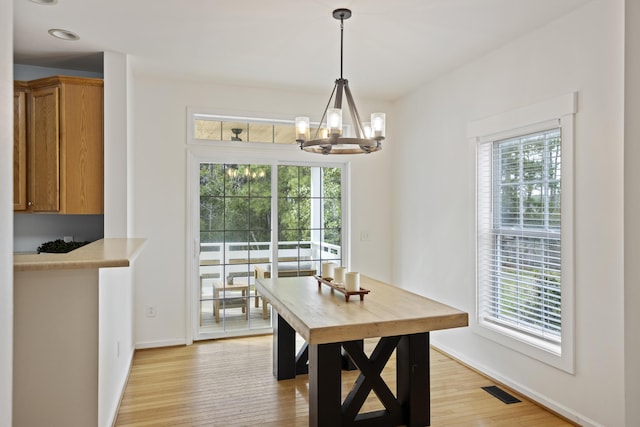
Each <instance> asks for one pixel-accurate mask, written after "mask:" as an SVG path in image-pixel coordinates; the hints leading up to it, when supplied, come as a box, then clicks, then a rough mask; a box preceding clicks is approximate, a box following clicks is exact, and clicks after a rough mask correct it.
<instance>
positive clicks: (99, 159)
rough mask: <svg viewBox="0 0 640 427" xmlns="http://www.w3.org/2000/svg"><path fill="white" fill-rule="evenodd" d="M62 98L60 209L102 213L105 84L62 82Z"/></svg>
mask: <svg viewBox="0 0 640 427" xmlns="http://www.w3.org/2000/svg"><path fill="white" fill-rule="evenodd" d="M61 90H62V92H61V102H60V131H61V137H60V213H71V214H101V213H103V212H104V208H103V206H104V204H103V203H104V202H103V199H104V197H103V175H104V172H103V163H104V161H103V141H102V138H103V137H102V135H103V127H102V117H103V93H102V86H97V85H91V84H85V83H83V82H82V81H79V82H78V83H71V82H66V81H65V82H63V84H62V89H61Z"/></svg>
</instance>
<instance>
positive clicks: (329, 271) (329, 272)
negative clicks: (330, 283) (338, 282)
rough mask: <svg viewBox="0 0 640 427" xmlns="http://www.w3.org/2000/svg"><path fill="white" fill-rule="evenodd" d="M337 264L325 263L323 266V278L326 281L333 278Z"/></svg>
mask: <svg viewBox="0 0 640 427" xmlns="http://www.w3.org/2000/svg"><path fill="white" fill-rule="evenodd" d="M335 266H336V264H335V263H333V262H325V263H323V264H322V277H323V278H324V279H327V278H333V269H334V268H335Z"/></svg>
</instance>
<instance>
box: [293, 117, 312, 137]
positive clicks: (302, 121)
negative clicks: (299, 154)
mask: <svg viewBox="0 0 640 427" xmlns="http://www.w3.org/2000/svg"><path fill="white" fill-rule="evenodd" d="M310 128H311V126H310V121H309V117H296V139H297V140H298V141H306V140H308V139H309V129H310Z"/></svg>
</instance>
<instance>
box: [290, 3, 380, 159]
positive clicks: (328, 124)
mask: <svg viewBox="0 0 640 427" xmlns="http://www.w3.org/2000/svg"><path fill="white" fill-rule="evenodd" d="M333 17H334V18H335V19H339V20H340V78H339V79H336V81H335V84H334V86H333V91H332V92H331V96H330V97H329V102H327V106H326V107H325V109H324V111H323V113H322V118H321V119H320V123H319V125H318V128H317V129H315V131H314V132H313V137H311V133H312V131H311V122H310V120H309V117H296V119H295V127H296V141H297V142H298V144H300V148H301V149H302V150H304V151H308V152H310V153H318V154H368V153H373V152H375V151H380V150H382V141H383V140H384V139H385V126H386V118H385V114H384V113H373V114H371V119H370V121H369V122H363V121H362V120H361V118H360V114H359V113H358V109H357V107H356V104H355V101H354V100H353V95H352V94H351V90H350V89H349V81H348V80H347V79H345V78H343V76H342V67H343V47H344V20H345V19H349V18H350V17H351V11H350V10H349V9H336V10H334V11H333ZM343 98H344V99H346V103H347V107H348V109H349V114H350V117H351V125H352V127H353V133H354V134H355V135H352V136H345V135H343V124H342V119H343V108H342V101H343ZM332 102H333V108H330V105H331V103H332Z"/></svg>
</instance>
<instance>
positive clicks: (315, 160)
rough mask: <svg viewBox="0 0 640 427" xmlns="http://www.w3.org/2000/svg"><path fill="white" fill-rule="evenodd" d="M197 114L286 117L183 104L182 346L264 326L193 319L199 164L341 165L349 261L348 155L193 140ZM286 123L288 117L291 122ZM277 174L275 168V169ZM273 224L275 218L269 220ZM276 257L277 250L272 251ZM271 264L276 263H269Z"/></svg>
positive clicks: (346, 257) (344, 239)
mask: <svg viewBox="0 0 640 427" xmlns="http://www.w3.org/2000/svg"><path fill="white" fill-rule="evenodd" d="M198 114H209V115H213V116H217V117H233V118H234V119H236V120H238V121H262V122H277V123H284V122H287V121H285V120H282V119H281V118H277V117H274V116H273V115H269V114H262V113H251V114H250V113H244V114H242V113H236V112H232V113H230V112H226V113H222V114H221V113H220V112H219V111H212V110H210V109H206V108H194V107H188V108H187V117H186V120H187V144H186V149H187V179H186V181H187V182H186V189H187V195H186V202H187V224H186V228H187V233H186V234H187V237H186V242H185V244H186V251H185V252H186V254H185V255H186V264H185V265H186V266H187V269H186V270H187V271H186V272H185V276H186V277H185V278H186V283H187V286H186V287H185V288H186V289H185V299H186V310H185V322H186V336H187V345H190V344H193V341H194V340H202V339H210V338H221V337H230V336H242V335H253V334H255V333H256V332H258V331H259V333H264V331H265V330H264V329H260V330H247V331H241V332H237V333H233V334H226V335H217V334H201V335H198V328H197V326H196V323H197V322H198V319H199V315H200V313H199V308H198V307H197V306H196V304H194V302H195V301H196V299H199V275H198V273H197V272H198V269H199V255H200V239H199V231H200V228H199V226H197V225H196V224H199V218H200V197H199V194H200V193H199V191H200V186H199V185H197V183H198V182H199V180H198V177H199V174H200V163H202V162H205V163H238V164H240V163H246V164H265V165H266V164H269V165H271V166H272V167H273V168H275V169H276V170H277V167H278V166H280V165H287V166H309V167H340V168H342V177H341V179H342V249H341V250H342V260H343V261H342V262H343V264H344V265H345V266H346V267H349V266H350V265H351V239H350V236H351V232H350V230H351V220H350V218H351V214H350V212H351V205H350V201H351V195H350V192H351V184H350V176H351V173H350V160H349V156H333V157H331V161H327V157H325V156H318V155H313V154H309V153H307V152H305V151H302V150H300V148H299V147H298V146H297V145H294V144H265V143H247V142H235V141H234V142H230V141H224V142H222V141H210V140H201V139H196V138H195V135H194V126H193V120H194V119H195V118H196V116H197V115H198ZM291 125H292V126H293V125H294V122H293V121H291ZM276 176H277V172H276ZM272 192H273V194H276V193H277V182H276V181H274V184H273V187H272ZM277 214H278V211H277V202H274V204H272V215H275V216H276V217H277ZM275 223H277V221H276V222H275ZM277 231H278V230H277V229H276V227H274V228H273V229H272V233H275V236H277ZM275 256H276V257H277V252H276V254H275ZM275 268H277V266H276V267H275Z"/></svg>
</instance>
